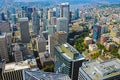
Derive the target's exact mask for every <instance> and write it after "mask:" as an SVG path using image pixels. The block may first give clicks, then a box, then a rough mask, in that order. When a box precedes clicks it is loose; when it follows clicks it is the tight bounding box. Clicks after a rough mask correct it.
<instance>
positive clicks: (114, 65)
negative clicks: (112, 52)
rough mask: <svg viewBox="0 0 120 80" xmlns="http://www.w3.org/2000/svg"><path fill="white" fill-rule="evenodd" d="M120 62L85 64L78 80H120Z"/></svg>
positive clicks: (113, 60)
mask: <svg viewBox="0 0 120 80" xmlns="http://www.w3.org/2000/svg"><path fill="white" fill-rule="evenodd" d="M119 72H120V60H119V59H110V60H107V61H104V62H99V61H97V60H96V61H88V62H83V64H82V67H80V68H79V76H78V80H120V73H119Z"/></svg>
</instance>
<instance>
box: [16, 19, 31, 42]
mask: <svg viewBox="0 0 120 80" xmlns="http://www.w3.org/2000/svg"><path fill="white" fill-rule="evenodd" d="M18 21H19V23H20V32H21V41H22V43H29V42H30V33H29V25H28V18H19V20H18Z"/></svg>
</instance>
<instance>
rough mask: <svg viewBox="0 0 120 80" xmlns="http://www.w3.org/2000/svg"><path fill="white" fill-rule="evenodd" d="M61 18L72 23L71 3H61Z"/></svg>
mask: <svg viewBox="0 0 120 80" xmlns="http://www.w3.org/2000/svg"><path fill="white" fill-rule="evenodd" d="M60 17H65V18H67V19H68V22H69V21H70V6H69V3H67V2H66V3H61V4H60Z"/></svg>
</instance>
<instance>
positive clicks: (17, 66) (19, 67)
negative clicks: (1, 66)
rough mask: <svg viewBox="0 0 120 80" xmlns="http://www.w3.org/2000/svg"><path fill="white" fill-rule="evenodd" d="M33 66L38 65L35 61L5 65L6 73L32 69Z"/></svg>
mask: <svg viewBox="0 0 120 80" xmlns="http://www.w3.org/2000/svg"><path fill="white" fill-rule="evenodd" d="M31 65H36V61H35V59H30V60H26V61H21V62H18V63H15V62H14V63H8V64H5V70H4V72H9V71H14V70H23V69H28V68H31Z"/></svg>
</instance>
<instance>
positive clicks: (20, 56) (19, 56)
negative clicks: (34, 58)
mask: <svg viewBox="0 0 120 80" xmlns="http://www.w3.org/2000/svg"><path fill="white" fill-rule="evenodd" d="M13 51H14V52H13V54H14V57H15V62H20V61H23V54H22V51H20V46H19V45H18V44H15V45H14V48H13Z"/></svg>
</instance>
